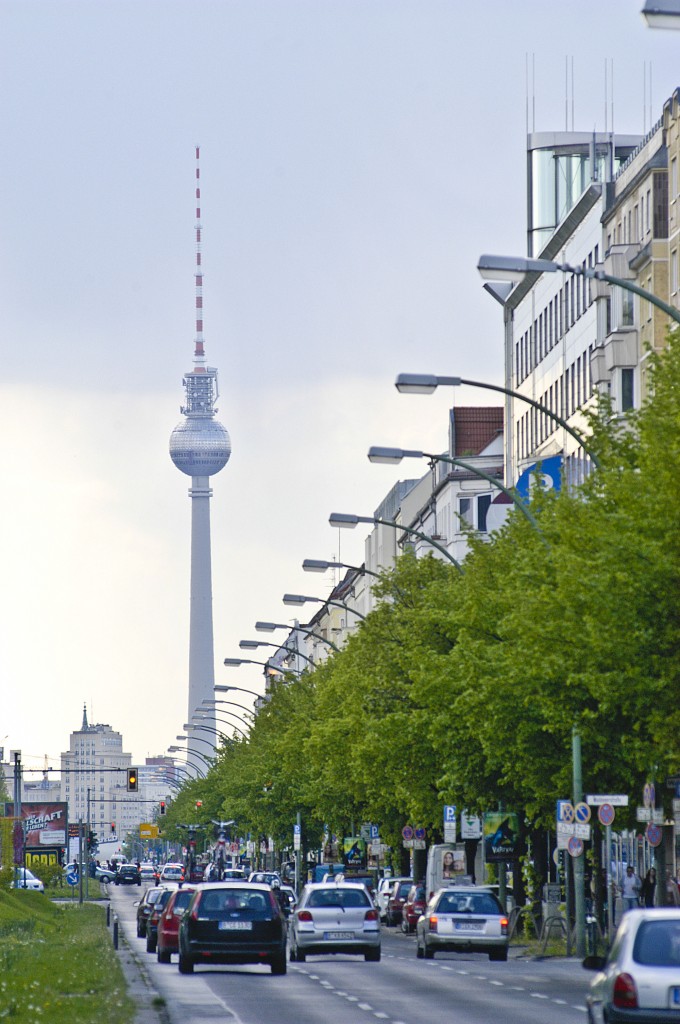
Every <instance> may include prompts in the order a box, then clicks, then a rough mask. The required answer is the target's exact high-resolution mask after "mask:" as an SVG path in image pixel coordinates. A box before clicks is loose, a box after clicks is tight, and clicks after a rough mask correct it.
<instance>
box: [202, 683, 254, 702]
mask: <svg viewBox="0 0 680 1024" xmlns="http://www.w3.org/2000/svg"><path fill="white" fill-rule="evenodd" d="M213 689H214V690H215V693H229V691H230V690H238V692H239V693H249V694H250V696H251V697H255V699H256V700H264V699H265V695H264V694H262V693H256V692H255V690H246V689H245V688H244V687H243V686H215V687H213Z"/></svg>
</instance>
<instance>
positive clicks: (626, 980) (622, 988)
mask: <svg viewBox="0 0 680 1024" xmlns="http://www.w3.org/2000/svg"><path fill="white" fill-rule="evenodd" d="M613 1003H614V1006H618V1007H619V1008H620V1009H622V1010H637V1009H638V997H637V989H636V988H635V982H634V981H633V979H632V978H631V976H630V974H619V975H618V976H617V978H616V981H615V982H614V999H613Z"/></svg>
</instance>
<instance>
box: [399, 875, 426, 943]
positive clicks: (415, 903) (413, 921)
mask: <svg viewBox="0 0 680 1024" xmlns="http://www.w3.org/2000/svg"><path fill="white" fill-rule="evenodd" d="M426 905H427V900H426V898H425V886H424V885H422V884H421V885H412V886H411V888H410V889H409V891H408V896H407V897H406V899H405V900H404V904H403V906H402V908H401V930H402V932H405V933H406V934H407V935H410V934H411V932H413V931H415V927H416V925H417V923H418V918H419V917H420V915H421V914H422V913H423V911H424V910H425V906H426Z"/></svg>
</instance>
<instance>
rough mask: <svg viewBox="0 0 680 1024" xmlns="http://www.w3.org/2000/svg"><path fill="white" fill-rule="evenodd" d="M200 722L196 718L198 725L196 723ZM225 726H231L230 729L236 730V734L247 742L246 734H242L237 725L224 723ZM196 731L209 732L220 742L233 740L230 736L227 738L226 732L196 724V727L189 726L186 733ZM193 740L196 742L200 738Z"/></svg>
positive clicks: (198, 718)
mask: <svg viewBox="0 0 680 1024" xmlns="http://www.w3.org/2000/svg"><path fill="white" fill-rule="evenodd" d="M200 721H201V719H200V717H197V718H196V722H197V723H198V722H200ZM225 725H229V726H231V728H232V729H235V730H236V732H238V733H240V734H241V736H243V739H244V740H247V739H248V733H247V732H244V731H243V729H241V728H239V726H238V725H236V724H235V723H232V722H225ZM197 729H198V730H203V731H204V732H211V733H213V735H214V736H217V737H219V739H220V740H228V739H233V737H231V736H227V734H226V732H220V730H219V729H213V727H212V726H211V725H198V724H197V725H192V726H191V729H189V730H187V731H188V732H196V730H197ZM194 738H195V739H197V740H198V739H201V737H200V736H196V737H194ZM213 745H214V744H213Z"/></svg>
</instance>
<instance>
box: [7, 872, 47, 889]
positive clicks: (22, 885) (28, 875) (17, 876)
mask: <svg viewBox="0 0 680 1024" xmlns="http://www.w3.org/2000/svg"><path fill="white" fill-rule="evenodd" d="M10 888H11V889H33V890H34V891H35V892H44V891H45V886H44V885H43V883H42V882H41V881H40V879H39V878H36V876H35V875H34V874H33V872H32V871H31V870H30V868H15V869H14V881H13V882H12V884H11V886H10Z"/></svg>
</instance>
